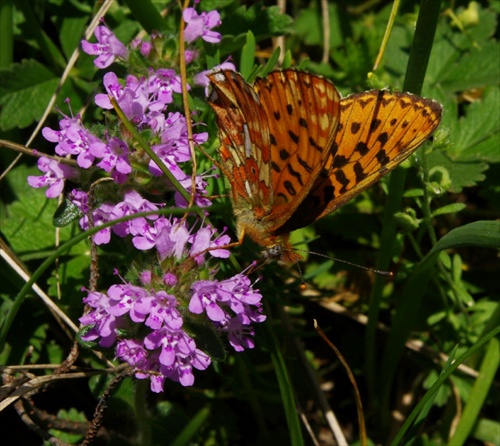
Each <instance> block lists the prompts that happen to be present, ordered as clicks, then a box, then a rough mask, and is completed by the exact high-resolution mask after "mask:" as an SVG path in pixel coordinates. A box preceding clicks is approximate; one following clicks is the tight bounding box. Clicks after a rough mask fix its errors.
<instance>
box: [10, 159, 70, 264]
mask: <svg viewBox="0 0 500 446" xmlns="http://www.w3.org/2000/svg"><path fill="white" fill-rule="evenodd" d="M30 174H31V175H41V172H40V171H39V170H38V169H36V168H32V169H30V170H29V169H27V168H26V167H25V166H22V167H19V168H17V169H15V170H14V171H13V172H11V174H10V175H9V182H10V185H11V187H12V188H13V189H14V190H15V191H16V193H17V195H18V197H17V198H18V199H17V201H14V202H13V203H12V204H10V205H8V206H7V212H8V215H9V218H6V219H4V220H2V232H3V233H4V235H5V237H6V238H7V239H8V240H9V243H10V244H11V246H12V248H13V250H14V251H16V252H17V253H32V255H39V256H41V257H44V256H45V254H46V253H45V254H44V252H43V251H44V250H52V249H53V247H54V245H55V240H56V238H55V237H56V232H55V228H54V226H53V224H52V215H54V212H55V210H56V207H57V200H54V199H52V200H51V199H48V198H46V197H45V195H44V189H33V188H32V187H30V186H29V185H28V183H27V181H26V178H27V176H28V175H30ZM69 234H70V227H67V228H64V230H63V231H62V232H61V236H62V240H67V239H68V237H69Z"/></svg>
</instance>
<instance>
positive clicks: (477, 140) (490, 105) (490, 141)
mask: <svg viewBox="0 0 500 446" xmlns="http://www.w3.org/2000/svg"><path fill="white" fill-rule="evenodd" d="M499 77H500V75H499ZM498 104H500V88H499V87H490V88H487V89H486V90H485V91H484V92H483V96H482V98H481V100H478V101H476V102H473V103H472V104H470V105H469V107H468V109H467V111H466V115H465V116H464V117H462V118H460V119H459V121H458V125H456V126H455V127H454V129H453V132H452V133H451V135H450V140H451V142H452V144H451V147H450V153H451V155H452V157H453V158H455V159H460V160H485V161H489V162H500V150H499V138H500V107H499V105H498Z"/></svg>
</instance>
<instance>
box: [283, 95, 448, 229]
mask: <svg viewBox="0 0 500 446" xmlns="http://www.w3.org/2000/svg"><path fill="white" fill-rule="evenodd" d="M340 113H341V115H340V124H339V127H338V131H337V134H336V136H335V142H334V143H333V145H332V148H331V152H330V155H329V158H328V160H327V162H326V164H325V168H324V169H323V170H322V172H321V173H320V175H319V176H318V178H317V180H316V182H315V184H314V185H313V187H312V188H311V190H310V192H309V194H308V196H307V197H306V198H305V199H304V200H303V201H302V203H301V205H300V206H299V207H298V208H297V211H296V212H295V214H294V215H293V216H292V218H291V219H290V220H289V221H288V223H287V225H286V226H285V227H284V228H283V230H284V231H287V232H289V231H293V230H294V229H298V228H300V227H303V226H307V225H308V224H310V223H312V222H314V221H316V220H318V219H320V218H321V217H324V216H325V215H327V214H329V213H331V212H333V211H334V210H335V209H337V208H339V207H340V206H342V205H344V204H345V203H347V202H348V201H349V200H351V199H352V198H354V197H355V196H356V195H358V194H360V193H361V192H362V191H363V190H365V189H366V188H367V187H369V186H371V185H372V184H373V183H375V182H376V181H378V180H379V179H380V178H381V177H382V176H384V175H385V174H387V173H388V172H390V171H391V170H392V169H394V168H395V167H396V166H398V165H399V164H400V163H401V162H402V161H404V160H405V159H406V158H408V157H409V156H410V155H411V154H412V153H413V152H414V151H415V150H416V149H417V148H418V147H419V146H420V145H421V144H422V143H423V142H424V141H425V140H426V139H427V138H429V136H430V135H431V134H432V133H433V132H434V130H436V128H437V126H438V125H439V122H440V120H441V106H440V105H439V104H438V103H437V102H435V101H433V100H431V99H425V98H421V97H419V96H416V95H412V94H410V93H401V92H394V93H392V92H389V91H386V90H374V91H368V92H364V93H357V94H353V95H350V96H348V97H346V98H344V99H342V100H341V102H340Z"/></svg>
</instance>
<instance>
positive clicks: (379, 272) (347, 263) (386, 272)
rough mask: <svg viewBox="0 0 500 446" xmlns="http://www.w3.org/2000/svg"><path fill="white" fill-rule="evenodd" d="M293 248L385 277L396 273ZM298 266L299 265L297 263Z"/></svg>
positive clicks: (296, 249)
mask: <svg viewBox="0 0 500 446" xmlns="http://www.w3.org/2000/svg"><path fill="white" fill-rule="evenodd" d="M293 250H294V251H300V252H304V253H306V254H314V255H317V256H319V257H324V258H325V259H329V260H333V261H335V262H340V263H343V264H345V265H350V266H355V267H357V268H361V269H364V270H365V271H370V272H372V273H375V274H379V275H380V276H385V277H393V276H394V273H393V272H392V271H382V270H379V269H375V268H369V267H367V266H362V265H358V264H357V263H352V262H349V261H348V260H343V259H337V258H336V257H331V256H327V255H325V254H321V253H319V252H314V251H307V250H305V249H300V248H293ZM297 267H298V265H297ZM299 271H300V268H299ZM302 283H304V281H303V280H302Z"/></svg>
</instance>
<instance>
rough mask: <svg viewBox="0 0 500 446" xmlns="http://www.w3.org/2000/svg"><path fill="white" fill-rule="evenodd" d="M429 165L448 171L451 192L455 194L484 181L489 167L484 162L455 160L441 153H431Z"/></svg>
mask: <svg viewBox="0 0 500 446" xmlns="http://www.w3.org/2000/svg"><path fill="white" fill-rule="evenodd" d="M428 163H429V168H433V167H435V166H441V167H443V168H445V169H446V170H447V171H448V174H449V176H450V180H451V186H450V187H449V191H450V192H455V193H458V192H460V191H461V190H462V189H463V188H464V187H471V186H475V185H476V184H477V183H480V182H481V181H483V180H484V179H485V175H484V174H483V172H484V171H485V170H486V169H488V165H487V164H486V163H484V162H482V161H473V160H453V159H452V158H451V157H450V155H448V153H446V152H441V151H436V152H432V153H430V154H429V156H428Z"/></svg>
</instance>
